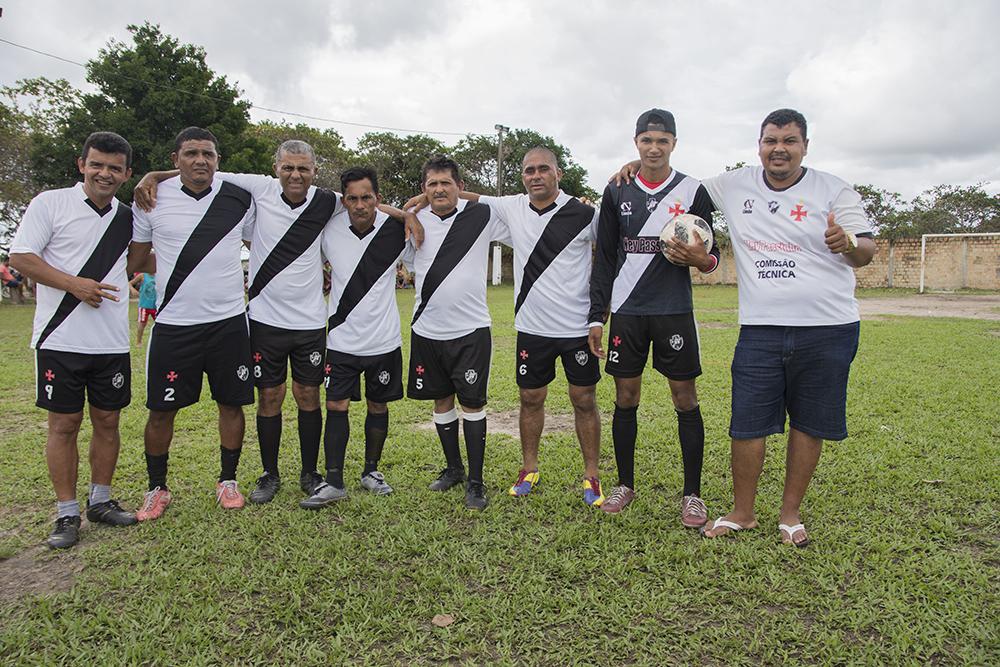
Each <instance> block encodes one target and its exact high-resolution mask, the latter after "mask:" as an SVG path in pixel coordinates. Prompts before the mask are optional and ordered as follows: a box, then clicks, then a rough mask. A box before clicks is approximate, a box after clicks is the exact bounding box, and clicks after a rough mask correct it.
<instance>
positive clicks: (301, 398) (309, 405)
mask: <svg viewBox="0 0 1000 667" xmlns="http://www.w3.org/2000/svg"><path fill="white" fill-rule="evenodd" d="M292 397H293V398H294V399H295V404H296V405H297V406H298V407H299V409H300V410H306V411H310V410H316V409H317V408H319V387H318V386H317V387H311V386H309V385H305V384H299V383H298V382H294V381H293V382H292ZM282 398H284V396H282Z"/></svg>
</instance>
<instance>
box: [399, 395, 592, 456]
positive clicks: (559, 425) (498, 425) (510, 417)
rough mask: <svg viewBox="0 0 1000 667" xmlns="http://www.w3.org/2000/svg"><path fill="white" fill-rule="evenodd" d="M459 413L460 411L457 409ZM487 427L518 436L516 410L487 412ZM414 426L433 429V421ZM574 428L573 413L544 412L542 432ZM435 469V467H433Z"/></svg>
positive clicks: (426, 429) (562, 431)
mask: <svg viewBox="0 0 1000 667" xmlns="http://www.w3.org/2000/svg"><path fill="white" fill-rule="evenodd" d="M459 414H460V415H461V411H459ZM486 418H487V428H488V429H489V432H490V433H503V434H504V435H509V436H513V437H515V438H518V437H520V431H519V429H518V424H517V421H518V412H517V411H516V410H508V411H507V412H487V413H486ZM416 428H419V429H421V430H424V431H431V430H433V429H434V423H433V422H429V421H428V422H421V423H419V424H416ZM575 428H576V424H575V422H574V421H573V415H568V414H558V413H555V414H554V413H546V414H545V429H544V430H543V431H542V433H543V434H544V433H568V432H571V431H573V430H574V429H575ZM435 469H436V468H435Z"/></svg>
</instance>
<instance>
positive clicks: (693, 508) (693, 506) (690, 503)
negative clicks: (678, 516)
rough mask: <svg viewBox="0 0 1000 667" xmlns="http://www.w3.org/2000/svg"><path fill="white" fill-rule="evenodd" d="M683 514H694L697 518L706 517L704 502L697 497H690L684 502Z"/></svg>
mask: <svg viewBox="0 0 1000 667" xmlns="http://www.w3.org/2000/svg"><path fill="white" fill-rule="evenodd" d="M684 513H685V514H687V513H691V514H696V515H697V516H708V508H707V507H705V502H704V501H703V500H702V499H701V498H699V497H698V496H690V497H689V498H688V499H687V500H686V501H684Z"/></svg>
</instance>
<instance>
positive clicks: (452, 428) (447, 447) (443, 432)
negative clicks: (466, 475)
mask: <svg viewBox="0 0 1000 667" xmlns="http://www.w3.org/2000/svg"><path fill="white" fill-rule="evenodd" d="M434 426H435V427H436V428H437V432H438V438H440V439H441V448H442V449H443V450H444V460H445V461H447V463H448V467H449V468H452V469H454V470H465V467H464V466H463V465H462V452H461V450H460V449H459V448H458V418H457V417H456V418H455V420H454V421H450V422H448V423H447V424H439V423H437V422H434Z"/></svg>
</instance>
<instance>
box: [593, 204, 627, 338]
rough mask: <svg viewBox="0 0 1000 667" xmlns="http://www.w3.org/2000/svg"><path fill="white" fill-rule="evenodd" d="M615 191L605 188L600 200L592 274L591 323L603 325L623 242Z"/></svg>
mask: <svg viewBox="0 0 1000 667" xmlns="http://www.w3.org/2000/svg"><path fill="white" fill-rule="evenodd" d="M615 194H616V190H613V189H612V187H611V185H608V186H607V187H606V188H604V196H603V197H601V215H600V218H598V221H597V252H596V253H595V254H594V268H593V270H592V271H591V273H590V315H589V316H588V319H587V321H588V322H604V321H606V320H607V317H608V307H609V304H610V303H611V286H612V283H613V282H614V278H615V269H616V268H617V264H618V245H619V240H620V238H619V237H620V233H619V226H618V210H617V206H616V204H617V201H616V200H617V197H615Z"/></svg>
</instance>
